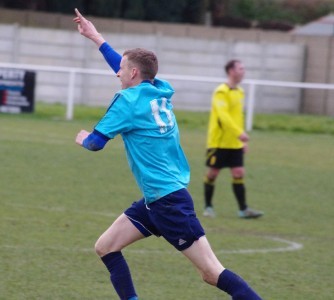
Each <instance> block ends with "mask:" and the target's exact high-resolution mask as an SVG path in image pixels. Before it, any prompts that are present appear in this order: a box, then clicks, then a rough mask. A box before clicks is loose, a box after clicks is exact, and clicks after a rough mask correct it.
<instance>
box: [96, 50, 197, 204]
mask: <svg viewBox="0 0 334 300" xmlns="http://www.w3.org/2000/svg"><path fill="white" fill-rule="evenodd" d="M104 46H105V45H104ZM173 94H174V90H173V88H172V87H171V85H170V84H169V83H168V82H167V81H164V80H160V79H157V78H156V79H154V82H153V83H151V82H149V81H143V82H142V83H141V84H139V85H137V86H134V87H130V88H127V89H123V90H121V91H119V92H118V93H116V95H115V97H114V99H113V100H112V103H111V105H110V107H109V108H108V110H107V112H106V113H105V115H104V116H103V118H102V119H101V120H100V121H99V122H98V124H97V125H96V126H95V130H97V131H99V132H100V133H102V134H103V135H105V136H107V137H108V138H110V139H112V138H114V137H115V136H116V135H118V134H120V135H121V136H122V138H123V141H124V145H125V149H126V154H127V159H128V163H129V166H130V169H131V171H132V173H133V174H134V177H135V179H136V181H137V184H138V186H139V188H140V190H141V191H142V193H143V195H144V198H145V201H146V203H151V202H153V201H156V200H158V199H159V198H161V197H163V196H165V195H167V194H169V193H172V192H174V191H177V190H179V189H182V188H185V187H187V185H188V183H189V178H190V170H189V165H188V162H187V159H186V157H185V154H184V152H183V150H182V148H181V145H180V137H179V130H178V126H177V122H176V119H175V115H174V113H173V110H172V109H173V106H172V103H171V97H172V95H173Z"/></svg>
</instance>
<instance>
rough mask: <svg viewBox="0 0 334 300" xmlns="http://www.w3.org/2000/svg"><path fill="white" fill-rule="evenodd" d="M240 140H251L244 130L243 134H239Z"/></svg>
mask: <svg viewBox="0 0 334 300" xmlns="http://www.w3.org/2000/svg"><path fill="white" fill-rule="evenodd" d="M239 140H240V141H242V142H244V143H247V142H248V141H249V136H248V134H247V133H246V132H243V133H242V134H240V135H239Z"/></svg>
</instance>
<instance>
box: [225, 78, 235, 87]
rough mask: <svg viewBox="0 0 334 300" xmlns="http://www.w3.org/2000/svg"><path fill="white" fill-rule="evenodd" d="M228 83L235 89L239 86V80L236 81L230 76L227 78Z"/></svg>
mask: <svg viewBox="0 0 334 300" xmlns="http://www.w3.org/2000/svg"><path fill="white" fill-rule="evenodd" d="M226 84H227V85H228V86H229V88H230V89H235V88H237V87H238V82H235V81H234V80H232V79H230V78H229V79H228V80H227V82H226Z"/></svg>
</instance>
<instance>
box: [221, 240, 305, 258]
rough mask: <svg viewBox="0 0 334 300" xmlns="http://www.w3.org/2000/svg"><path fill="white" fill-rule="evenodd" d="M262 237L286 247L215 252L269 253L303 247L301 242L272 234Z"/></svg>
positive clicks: (295, 249)
mask: <svg viewBox="0 0 334 300" xmlns="http://www.w3.org/2000/svg"><path fill="white" fill-rule="evenodd" d="M262 238H265V239H268V240H272V241H275V242H281V243H283V244H287V246H286V247H275V248H260V249H239V250H224V249H222V250H218V251H216V253H223V254H253V253H269V252H288V251H297V250H300V249H302V248H303V244H300V243H297V242H293V241H288V240H285V239H282V238H279V237H274V236H263V237H262Z"/></svg>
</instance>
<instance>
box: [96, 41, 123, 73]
mask: <svg viewBox="0 0 334 300" xmlns="http://www.w3.org/2000/svg"><path fill="white" fill-rule="evenodd" d="M99 50H100V52H101V53H102V55H103V56H104V59H105V60H106V61H107V63H108V64H109V66H110V67H111V68H112V69H113V70H114V72H115V73H117V72H118V71H119V68H120V64H121V59H122V56H121V55H120V54H119V53H118V52H116V51H115V50H114V49H113V48H112V47H111V46H110V45H109V44H108V43H107V42H104V43H103V44H102V45H101V46H100V48H99Z"/></svg>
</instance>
